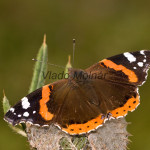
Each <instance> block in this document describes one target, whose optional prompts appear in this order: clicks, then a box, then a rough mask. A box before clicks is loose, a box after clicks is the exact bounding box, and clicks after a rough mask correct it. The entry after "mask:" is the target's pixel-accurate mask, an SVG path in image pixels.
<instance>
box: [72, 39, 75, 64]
mask: <svg viewBox="0 0 150 150" xmlns="http://www.w3.org/2000/svg"><path fill="white" fill-rule="evenodd" d="M75 45H76V40H75V39H73V63H72V64H73V66H74V54H75Z"/></svg>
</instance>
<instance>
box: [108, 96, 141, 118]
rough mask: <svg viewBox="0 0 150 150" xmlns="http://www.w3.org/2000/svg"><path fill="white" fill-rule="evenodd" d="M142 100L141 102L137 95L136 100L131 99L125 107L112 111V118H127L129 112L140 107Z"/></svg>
mask: <svg viewBox="0 0 150 150" xmlns="http://www.w3.org/2000/svg"><path fill="white" fill-rule="evenodd" d="M139 103H140V100H139V96H138V95H137V97H136V98H134V97H132V98H130V99H129V100H128V101H127V102H126V103H125V104H124V106H123V107H119V108H117V109H115V110H112V111H110V113H111V114H112V117H115V118H117V117H119V116H125V115H126V114H127V113H128V111H133V110H135V108H136V107H137V106H138V105H139Z"/></svg>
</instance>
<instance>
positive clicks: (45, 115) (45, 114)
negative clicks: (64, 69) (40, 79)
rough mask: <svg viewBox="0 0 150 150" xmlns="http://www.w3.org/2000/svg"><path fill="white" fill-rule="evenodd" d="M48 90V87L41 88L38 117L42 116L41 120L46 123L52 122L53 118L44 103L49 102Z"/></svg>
mask: <svg viewBox="0 0 150 150" xmlns="http://www.w3.org/2000/svg"><path fill="white" fill-rule="evenodd" d="M52 89H53V86H52ZM50 94H51V91H50V88H49V86H47V85H46V86H43V88H42V99H41V100H40V111H39V113H40V115H41V116H42V118H43V119H45V120H46V121H49V120H52V118H53V116H54V115H53V114H51V113H50V112H49V111H48V108H47V105H46V103H47V102H48V101H49V100H50Z"/></svg>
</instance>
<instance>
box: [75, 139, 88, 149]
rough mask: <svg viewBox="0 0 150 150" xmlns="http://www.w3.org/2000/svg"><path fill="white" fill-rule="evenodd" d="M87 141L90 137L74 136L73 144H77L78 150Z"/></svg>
mask: <svg viewBox="0 0 150 150" xmlns="http://www.w3.org/2000/svg"><path fill="white" fill-rule="evenodd" d="M87 142H88V139H87V137H85V136H79V137H78V136H77V137H73V144H74V145H75V147H76V148H77V150H80V149H82V148H84V147H85V145H86V143H87Z"/></svg>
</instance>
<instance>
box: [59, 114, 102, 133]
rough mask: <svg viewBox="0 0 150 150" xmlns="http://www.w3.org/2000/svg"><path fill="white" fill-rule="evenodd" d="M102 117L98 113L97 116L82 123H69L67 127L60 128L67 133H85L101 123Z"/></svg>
mask: <svg viewBox="0 0 150 150" xmlns="http://www.w3.org/2000/svg"><path fill="white" fill-rule="evenodd" d="M104 119H105V118H103V119H102V116H101V115H99V116H98V117H97V118H95V119H92V120H90V121H88V122H87V123H84V124H72V125H69V126H68V127H67V128H62V130H63V131H65V132H67V133H69V134H82V133H87V132H89V131H91V130H94V129H96V128H97V127H98V126H100V125H102V124H103V122H104Z"/></svg>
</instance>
